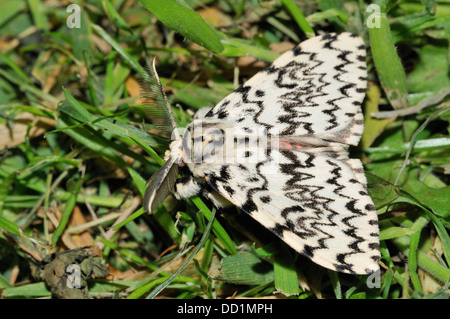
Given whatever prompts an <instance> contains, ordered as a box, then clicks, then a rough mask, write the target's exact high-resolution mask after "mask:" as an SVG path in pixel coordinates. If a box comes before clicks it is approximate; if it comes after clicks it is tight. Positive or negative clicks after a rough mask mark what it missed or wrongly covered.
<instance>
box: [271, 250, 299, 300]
mask: <svg viewBox="0 0 450 319" xmlns="http://www.w3.org/2000/svg"><path fill="white" fill-rule="evenodd" d="M273 277H274V282H275V288H276V289H277V290H278V291H280V292H282V293H283V294H284V295H286V296H292V295H298V294H299V293H300V286H299V284H298V278H297V271H296V270H295V265H294V259H293V257H292V254H291V252H290V251H289V250H288V248H287V247H286V246H285V245H281V247H280V249H279V251H278V253H277V254H275V256H274V260H273Z"/></svg>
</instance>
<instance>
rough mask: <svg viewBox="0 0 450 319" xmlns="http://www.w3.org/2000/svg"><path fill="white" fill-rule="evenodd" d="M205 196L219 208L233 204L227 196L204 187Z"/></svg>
mask: <svg viewBox="0 0 450 319" xmlns="http://www.w3.org/2000/svg"><path fill="white" fill-rule="evenodd" d="M203 196H205V197H206V198H208V199H209V200H210V201H211V202H213V204H214V206H216V207H217V208H223V207H228V206H231V205H232V203H231V202H230V201H229V200H227V199H226V198H225V197H223V196H222V195H220V194H219V193H218V192H216V191H209V190H207V189H203Z"/></svg>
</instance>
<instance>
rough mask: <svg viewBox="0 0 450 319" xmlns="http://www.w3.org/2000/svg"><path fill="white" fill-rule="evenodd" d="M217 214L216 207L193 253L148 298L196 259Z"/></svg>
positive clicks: (153, 296)
mask: <svg viewBox="0 0 450 319" xmlns="http://www.w3.org/2000/svg"><path fill="white" fill-rule="evenodd" d="M215 216H216V209H215V208H214V209H213V211H212V213H211V216H210V219H209V222H208V225H207V226H206V229H205V231H204V233H203V235H202V238H201V239H200V242H199V243H198V245H197V247H195V249H194V251H193V252H192V253H191V255H190V256H189V257H188V258H187V259H186V261H185V262H184V263H183V264H182V265H181V266H180V268H178V269H177V270H176V271H175V272H174V273H173V274H172V275H171V276H170V277H169V278H167V280H165V281H164V282H163V283H161V284H160V285H159V286H158V287H156V288H155V289H154V290H153V291H152V292H151V293H150V294H149V295H148V296H147V299H153V298H155V297H156V296H157V295H158V294H159V293H160V292H161V291H163V290H164V288H166V287H167V285H169V284H170V283H171V282H172V281H173V280H174V279H175V278H176V277H177V276H178V275H179V274H180V273H181V272H182V271H183V270H184V268H186V266H187V265H188V264H189V263H190V262H191V261H192V259H194V257H195V255H197V253H198V252H199V251H200V248H202V247H203V245H204V244H205V243H206V241H207V240H208V237H209V233H210V232H211V227H212V225H213V222H214V220H215V219H214V218H215Z"/></svg>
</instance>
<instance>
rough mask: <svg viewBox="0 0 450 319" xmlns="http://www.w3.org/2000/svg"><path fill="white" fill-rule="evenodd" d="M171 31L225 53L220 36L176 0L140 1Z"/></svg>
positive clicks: (198, 16)
mask: <svg viewBox="0 0 450 319" xmlns="http://www.w3.org/2000/svg"><path fill="white" fill-rule="evenodd" d="M139 2H140V3H142V5H143V6H144V7H145V8H147V10H148V11H150V12H151V13H153V14H154V15H155V16H156V17H157V18H158V20H160V21H161V22H162V23H163V24H164V25H165V26H166V27H168V28H169V29H172V30H175V31H177V32H178V33H180V34H181V35H182V36H184V37H186V38H188V39H190V40H191V41H193V42H195V43H197V44H199V45H201V46H202V47H204V48H206V49H208V50H210V51H212V52H214V53H220V52H222V51H223V46H222V44H221V43H220V39H219V37H218V34H219V33H220V31H217V30H215V29H213V28H212V27H211V26H210V25H209V24H208V23H207V22H206V21H205V20H203V18H202V17H201V16H200V15H199V14H198V13H197V12H195V11H193V10H192V9H190V8H188V7H187V6H184V5H181V4H180V3H178V2H177V1H175V0H139Z"/></svg>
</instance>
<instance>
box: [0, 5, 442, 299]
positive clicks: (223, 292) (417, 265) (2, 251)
mask: <svg viewBox="0 0 450 319" xmlns="http://www.w3.org/2000/svg"><path fill="white" fill-rule="evenodd" d="M76 3H77V4H76V5H70V4H71V2H69V1H47V0H28V1H22V0H3V1H0V12H1V15H0V229H1V230H2V231H1V232H0V298H12V299H15V298H50V297H52V296H53V297H57V298H130V299H136V298H177V299H192V298H203V299H216V298H218V299H223V298H227V297H232V296H234V297H236V298H237V297H248V298H261V297H265V298H278V299H279V298H289V299H318V298H327V299H335V298H337V299H376V298H381V299H400V298H448V297H449V287H448V283H449V281H450V269H449V262H450V236H449V231H448V229H449V226H450V186H448V182H449V174H450V136H449V126H448V122H449V120H450V100H449V96H450V67H449V57H450V52H449V48H450V42H449V40H450V2H449V1H448V0H421V1H413V0H404V1H389V0H378V1H375V2H373V3H372V2H370V1H363V0H359V1H338V0H316V1H295V0H271V1H258V0H184V1H175V0H139V1H138V0H89V1H76ZM331 32H336V33H341V32H352V33H355V34H357V35H359V36H360V37H362V38H363V40H364V42H365V44H366V47H367V65H368V73H369V74H368V81H369V82H368V88H367V93H366V98H365V101H364V104H363V111H364V117H365V118H364V124H365V131H364V135H363V137H362V140H361V143H360V145H359V147H358V148H355V149H354V150H352V155H353V156H354V157H358V158H360V159H361V160H362V162H363V163H364V168H365V171H366V177H367V180H368V188H369V194H370V195H371V197H372V199H373V201H374V203H375V206H376V209H377V213H378V218H379V225H380V250H381V261H380V265H381V272H380V273H377V274H376V275H372V276H363V275H349V274H342V273H337V272H334V271H331V270H327V269H325V268H323V267H320V266H318V265H316V264H314V263H312V262H311V261H310V260H309V259H307V258H305V257H303V256H301V255H299V254H297V253H295V252H294V250H292V249H291V248H289V247H288V246H286V245H284V244H283V243H282V242H281V241H280V240H279V239H277V238H276V237H275V236H273V235H272V234H271V233H269V232H268V231H267V230H265V229H263V228H262V227H261V226H260V225H259V224H257V223H256V222H255V221H253V220H251V219H250V218H248V216H246V215H245V214H240V213H239V212H238V210H237V209H236V208H235V207H230V208H226V209H218V210H217V211H216V210H215V209H214V208H213V205H212V204H211V202H209V201H208V200H206V199H205V198H204V197H201V196H200V197H193V198H191V199H189V200H185V201H184V200H183V201H179V200H176V199H175V197H174V196H171V195H170V196H168V197H167V198H166V200H165V201H164V202H163V204H162V205H161V206H160V207H159V208H158V209H157V210H156V211H155V212H154V213H153V214H150V215H149V214H145V213H144V211H143V208H142V198H143V195H144V193H145V189H146V182H147V180H148V179H149V178H150V176H152V174H153V173H154V172H156V171H157V170H158V169H159V168H160V167H161V165H163V164H164V160H163V158H164V153H165V151H166V150H167V149H168V145H167V143H166V142H165V140H164V139H162V138H161V136H159V135H158V134H157V129H156V127H155V126H154V125H153V124H151V123H150V122H149V120H148V119H147V118H146V117H145V114H144V111H143V108H142V104H141V101H140V99H139V92H140V82H139V81H140V74H142V71H143V66H144V65H147V64H148V63H149V61H151V60H152V58H153V57H156V61H157V63H156V68H157V71H158V74H159V77H160V78H161V83H162V85H163V87H164V90H165V92H166V94H167V97H168V99H169V102H170V104H171V106H172V112H173V114H174V118H175V121H176V123H177V126H178V127H185V126H186V125H187V124H189V123H190V122H191V120H192V117H193V114H194V113H195V111H196V110H198V109H200V108H202V107H204V106H209V107H211V106H214V105H215V104H216V103H218V102H219V101H221V100H222V99H223V98H224V97H225V96H226V95H227V94H229V93H231V92H232V91H234V90H235V89H236V88H237V87H239V86H240V85H241V84H242V83H244V82H245V81H246V80H247V79H249V78H250V77H251V76H252V75H254V74H255V73H257V72H258V71H260V70H262V69H263V68H265V67H266V66H268V65H269V64H270V62H271V61H273V60H274V59H276V58H277V57H278V56H279V55H280V54H281V53H283V52H285V51H287V50H289V49H291V48H293V47H294V46H295V45H297V44H298V43H300V42H302V41H304V40H306V39H308V38H310V37H312V36H314V35H320V34H324V33H331ZM69 265H72V266H74V267H75V268H74V269H73V270H72V271H69V270H68V269H67V266H69ZM80 271H81V272H80ZM75 274H81V276H78V277H77V276H75ZM66 279H69V280H71V282H72V283H73V284H74V285H75V286H76V287H77V288H80V289H68V288H67V285H68V284H66Z"/></svg>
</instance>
